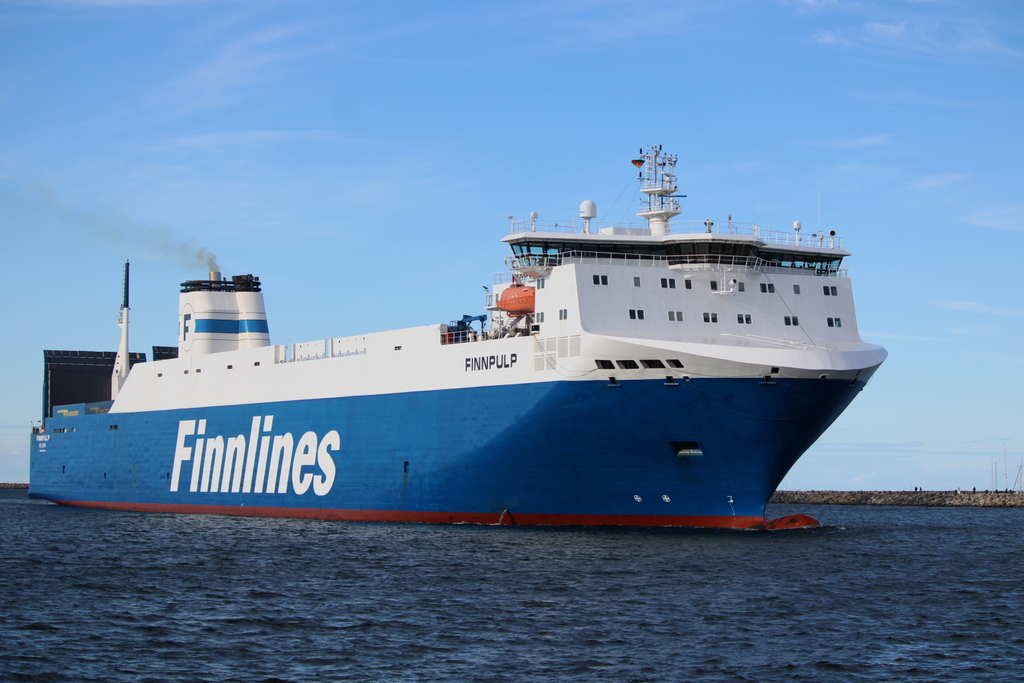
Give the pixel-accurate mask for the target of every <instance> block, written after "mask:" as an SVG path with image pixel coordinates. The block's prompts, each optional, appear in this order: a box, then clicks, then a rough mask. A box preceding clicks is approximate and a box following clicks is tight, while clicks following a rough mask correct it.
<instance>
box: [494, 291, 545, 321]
mask: <svg viewBox="0 0 1024 683" xmlns="http://www.w3.org/2000/svg"><path fill="white" fill-rule="evenodd" d="M535 295H536V290H535V289H534V288H533V287H527V286H526V285H512V286H511V287H509V288H507V289H504V290H502V292H501V294H499V295H498V303H497V304H496V305H497V307H498V308H499V309H501V310H503V311H505V312H506V313H512V314H514V315H526V314H527V313H533V307H534V298H535Z"/></svg>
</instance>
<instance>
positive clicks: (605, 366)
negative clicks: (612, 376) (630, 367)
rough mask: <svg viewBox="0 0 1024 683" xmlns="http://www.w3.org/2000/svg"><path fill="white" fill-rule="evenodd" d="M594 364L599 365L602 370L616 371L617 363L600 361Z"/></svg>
mask: <svg viewBox="0 0 1024 683" xmlns="http://www.w3.org/2000/svg"><path fill="white" fill-rule="evenodd" d="M594 362H595V363H597V367H598V368H600V369H601V370H614V369H615V363H613V362H611V361H610V360H598V361H594Z"/></svg>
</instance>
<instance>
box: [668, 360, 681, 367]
mask: <svg viewBox="0 0 1024 683" xmlns="http://www.w3.org/2000/svg"><path fill="white" fill-rule="evenodd" d="M665 362H666V363H668V366H669V367H670V368H681V367H683V362H682V361H680V360H679V359H678V358H669V359H668V360H667V361H665Z"/></svg>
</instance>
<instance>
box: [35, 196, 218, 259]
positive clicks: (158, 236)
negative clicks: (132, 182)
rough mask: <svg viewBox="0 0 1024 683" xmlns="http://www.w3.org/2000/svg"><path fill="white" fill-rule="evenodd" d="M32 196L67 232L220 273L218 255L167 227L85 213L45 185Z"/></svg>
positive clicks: (109, 214)
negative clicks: (97, 238) (74, 232)
mask: <svg viewBox="0 0 1024 683" xmlns="http://www.w3.org/2000/svg"><path fill="white" fill-rule="evenodd" d="M30 194H31V197H29V200H30V202H31V200H35V201H34V203H35V204H36V207H35V208H37V209H44V210H45V211H46V212H47V213H50V214H51V217H52V218H55V219H57V222H58V223H59V224H60V225H61V227H63V228H65V229H68V230H74V231H76V232H81V231H82V229H83V228H84V229H86V230H88V231H89V232H92V233H93V234H95V235H97V236H98V237H100V238H102V239H103V240H104V241H106V242H107V243H108V244H109V245H110V246H111V247H114V248H115V249H118V250H123V249H125V248H132V247H134V248H139V249H143V250H145V251H148V252H150V254H151V255H153V256H156V257H158V258H162V259H165V260H170V261H173V262H175V263H178V264H179V265H181V266H183V267H185V268H187V269H189V270H193V269H196V268H203V269H205V270H206V271H207V272H209V271H220V266H219V265H218V264H217V255H216V254H214V253H213V252H211V251H210V250H208V249H207V248H206V247H200V246H199V245H198V244H197V243H196V241H195V240H194V239H192V238H188V239H183V238H181V237H180V236H179V235H177V234H176V233H175V232H174V231H173V230H172V229H171V228H170V227H168V226H166V225H146V224H144V223H141V222H139V221H137V220H135V219H133V218H131V217H130V216H128V215H127V214H124V213H115V212H109V211H86V210H85V209H81V208H78V207H75V206H71V205H70V204H67V203H66V202H64V201H62V200H61V199H60V198H59V197H57V195H56V194H55V193H54V192H53V190H52V189H50V188H49V187H48V186H46V185H37V186H36V187H34V188H32V191H31V192H30ZM26 208H32V207H26ZM41 218H45V216H41Z"/></svg>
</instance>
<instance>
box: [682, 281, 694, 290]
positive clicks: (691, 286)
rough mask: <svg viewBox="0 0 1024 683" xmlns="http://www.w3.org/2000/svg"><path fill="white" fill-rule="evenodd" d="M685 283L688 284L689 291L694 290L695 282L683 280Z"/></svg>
mask: <svg viewBox="0 0 1024 683" xmlns="http://www.w3.org/2000/svg"><path fill="white" fill-rule="evenodd" d="M683 282H685V283H686V288H687V289H693V282H691V281H690V280H683Z"/></svg>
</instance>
